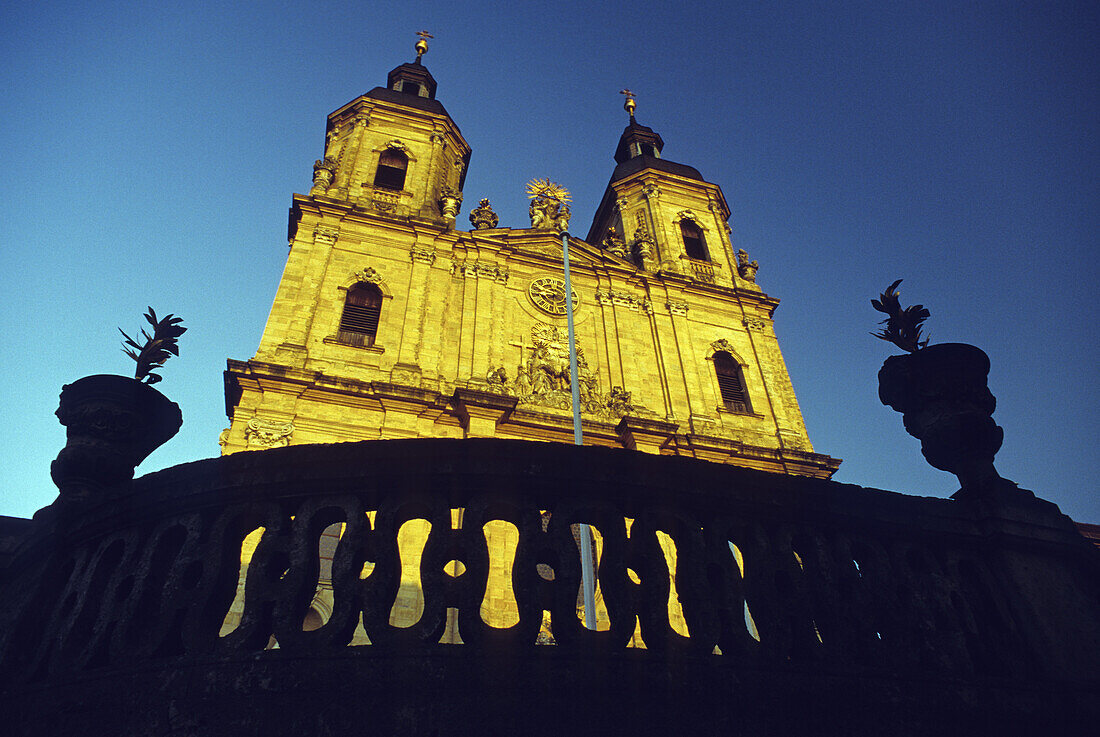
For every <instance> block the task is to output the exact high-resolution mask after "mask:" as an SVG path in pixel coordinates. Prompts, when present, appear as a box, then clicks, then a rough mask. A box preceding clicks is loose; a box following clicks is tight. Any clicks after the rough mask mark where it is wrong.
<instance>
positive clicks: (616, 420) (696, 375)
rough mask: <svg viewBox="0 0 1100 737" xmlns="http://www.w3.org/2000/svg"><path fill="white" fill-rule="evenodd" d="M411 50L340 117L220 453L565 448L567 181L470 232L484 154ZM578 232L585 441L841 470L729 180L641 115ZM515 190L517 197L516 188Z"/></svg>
mask: <svg viewBox="0 0 1100 737" xmlns="http://www.w3.org/2000/svg"><path fill="white" fill-rule="evenodd" d="M426 50H427V44H426V41H425V40H424V38H423V37H422V38H421V40H420V42H419V43H418V44H417V56H416V60H415V61H413V62H411V63H407V64H402V65H400V66H398V67H397V68H395V69H394V70H393V71H391V72H390V73H389V76H388V79H387V84H386V86H385V87H376V88H375V89H373V90H371V91H370V92H367V93H366V94H364V95H362V96H360V97H358V98H357V99H355V100H353V101H351V102H350V103H348V104H346V105H344V106H343V107H341V108H339V109H338V110H336V111H335V112H333V113H332V114H331V115H329V117H328V125H327V130H326V138H325V149H324V156H323V158H321V159H319V160H318V161H317V162H316V163H315V164H314V177H313V186H312V188H311V189H310V192H309V194H308V195H294V197H293V205H292V207H291V212H290V226H289V238H290V254H289V257H288V259H287V264H286V268H285V270H284V273H283V277H282V281H281V283H280V285H279V288H278V292H277V294H276V296H275V301H274V304H273V305H272V308H271V314H270V317H269V318H268V322H267V325H266V327H265V328H264V332H263V336H262V338H261V340H260V345H259V348H258V350H257V352H256V355H255V356H254V357H253V358H252V359H251V360H249V361H237V360H230V361H229V362H228V370H227V371H226V410H227V413H228V415H229V418H230V427H229V429H228V430H227V431H225V432H224V433H223V434H222V439H221V442H222V448H223V453H233V452H237V451H242V450H256V449H263V448H270V447H278V446H282V445H288V444H299V443H318V442H344V441H356V440H370V439H390V438H417V437H442V438H467V437H497V438H514V439H526V440H544V441H560V442H569V441H570V440H571V438H572V422H571V414H572V409H571V408H572V396H571V387H570V379H569V368H568V343H567V339H566V330H565V327H566V325H565V323H566V317H565V306H566V299H567V296H566V294H565V286H564V282H563V280H562V278H561V275H562V266H563V263H562V247H561V232H562V231H563V230H565V229H567V228H568V223H569V218H570V216H571V213H570V211H569V206H568V199H569V197H568V193H567V192H565V191H564V189H562V188H560V187H559V186H558V185H556V184H554V183H553V182H550V181H549V180H541V179H537V180H533V181H532V182H531V184H530V185H529V187H528V196H529V197H530V198H531V200H532V202H531V208H530V212H531V227H529V228H527V227H525V228H509V227H502V226H501V225H500V223H499V222H498V218H497V216H496V214H495V213H494V212H493V211H492V207H491V205H490V203H489V201H488V200H481V202H480V205H479V206H478V207H476V208H474V210H473V212H472V213H471V214H470V216H469V218H470V222H471V224H472V225H473V228H472V229H471V230H468V231H466V230H459V229H457V227H456V225H457V224H456V218H457V216H458V213H459V210H460V207H461V204H462V200H463V192H462V188H463V184H464V181H465V174H466V169H467V166H468V165H469V162H470V153H471V151H470V147H469V145H468V144H467V143H466V141H465V139H464V138H463V137H462V133H461V131H460V130H459V128H458V126H457V125H456V124H455V122H454V121H453V120H451V118H450V116H449V115H448V113H447V111H446V110H445V109H444V107H443V105H442V104H441V103H440V102H439V101H438V100H437V99H436V82H435V79H434V78H433V77H432V75H431V73H430V72H429V71H428V70H427V68H426V67H425V66H424V65H423V61H422V57H423V55H424V53H425V52H426ZM635 107H636V105H635V101H634V99H633V97H632V96H631V95H630V94H629V93H628V97H627V102H626V109H627V111H628V113H629V115H630V117H629V124H628V125H627V127H626V129H625V130H624V131H623V134H622V137H621V138H620V140H619V144H618V147H617V149H616V151H615V154H614V159H615V163H616V166H615V169H614V171H613V173H612V176H611V181H610V183H609V184H608V187H607V190H606V192H605V194H604V197H603V200H602V202H601V203H600V205H599V207H598V208H597V211H596V213H595V216H594V218H593V220H592V225H591V228H590V229H589V231H588V235H587V237H586V238H585V239H584V240H581V239H579V238H576V237H573V236H570V237H569V248H570V254H571V255H570V261H571V272H572V288H573V293H572V294H571V295H569V296H568V299H571V300H572V302H573V306H574V313H575V323H576V336H577V337H576V343H577V349H578V354H579V364H580V373H579V384H580V386H579V392H580V397H581V404H582V420H583V425H584V437H585V442H586V443H589V444H596V445H605V446H613V447H624V448H628V449H632V450H639V451H644V452H649V453H659V454H665V455H684V456H690V457H694V458H699V459H704V460H708V461H713V462H718V463H732V464H736V465H742V466H748V467H753V468H758V469H761V470H766V471H771V472H777V473H789V474H798V475H809V476H817V477H823V478H824V477H828V476H830V475H831V474H832V473H833V472H834V471H835V470H836V468H837V466H838V465H839V461H838V460H836V459H834V458H830V457H828V456H825V455H821V454H818V453H815V452H814V451H813V447H812V445H811V444H810V440H809V438H808V437H807V434H806V429H805V426H804V424H803V421H802V416H801V412H800V410H799V407H798V401H797V399H796V398H795V395H794V390H793V388H792V387H791V382H790V378H789V376H788V374H787V369H786V366H785V364H784V362H783V357H782V354H781V353H780V350H779V345H778V343H777V341H776V337H775V333H774V330H773V328H772V315H773V313H774V311H775V308H776V306H777V305H778V300H777V299H775V298H772V297H769V296H767V295H766V294H764V292H763V291H762V290H761V289H760V288H759V286H757V284H756V270H757V264H756V262H755V261H749V259H748V255H747V254H746V253H745V252H744V251H740V252H738V253H736V254H735V252H734V250H733V246H732V244H731V241H730V228H729V225H728V224H727V221H728V219H729V215H730V211H729V207H728V206H727V204H726V201H725V197H724V196H723V194H722V191H721V189H720V188H719V187H718V186H717V185H715V184H711V183H709V182H707V181H705V180H704V179H703V177H702V175H700V173H699V172H698V171H697V170H696V169H694V168H692V167H690V166H686V165H684V164H678V163H675V162H673V161H670V160H669V159H667V158H664V157H663V150H664V141H663V140H662V138H661V136H660V135H659V134H657V133H656V132H655V131H653V130H652V129H650V128H648V127H646V126H643V125H641V124H639V123H638V122H637V120H636V119H635V115H634V113H635ZM517 194H518V193H517Z"/></svg>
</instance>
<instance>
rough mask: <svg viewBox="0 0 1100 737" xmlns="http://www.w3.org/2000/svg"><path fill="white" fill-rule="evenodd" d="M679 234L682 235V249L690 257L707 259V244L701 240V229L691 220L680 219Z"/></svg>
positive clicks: (701, 259)
mask: <svg viewBox="0 0 1100 737" xmlns="http://www.w3.org/2000/svg"><path fill="white" fill-rule="evenodd" d="M680 235H682V236H683V237H684V251H685V252H686V253H687V255H688V256H689V257H690V258H694V259H698V260H700V261H709V260H710V259H708V258H707V246H706V243H705V242H704V241H703V231H702V230H700V229H699V226H698V225H696V224H695V222H694V221H692V220H681V221H680Z"/></svg>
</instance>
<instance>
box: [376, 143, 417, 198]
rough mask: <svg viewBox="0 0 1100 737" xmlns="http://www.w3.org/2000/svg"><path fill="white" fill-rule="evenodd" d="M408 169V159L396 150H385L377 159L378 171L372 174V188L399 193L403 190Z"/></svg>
mask: <svg viewBox="0 0 1100 737" xmlns="http://www.w3.org/2000/svg"><path fill="white" fill-rule="evenodd" d="M408 168H409V157H407V156H405V154H403V153H401V152H400V151H398V150H396V149H392V148H388V149H386V150H385V151H383V152H382V155H381V156H380V157H379V158H378V171H376V172H375V173H374V186H375V187H381V188H382V189H396V190H399V191H400V190H402V189H404V188H405V172H406V171H407V170H408Z"/></svg>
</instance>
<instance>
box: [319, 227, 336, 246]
mask: <svg viewBox="0 0 1100 737" xmlns="http://www.w3.org/2000/svg"><path fill="white" fill-rule="evenodd" d="M339 237H340V229H339V228H328V227H325V226H323V225H318V226H317V227H316V228H314V229H313V242H314V243H317V244H320V245H325V246H334V245H336V239H337V238H339Z"/></svg>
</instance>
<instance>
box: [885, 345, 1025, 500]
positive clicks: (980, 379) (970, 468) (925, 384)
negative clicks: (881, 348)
mask: <svg viewBox="0 0 1100 737" xmlns="http://www.w3.org/2000/svg"><path fill="white" fill-rule="evenodd" d="M988 374H989V357H988V356H986V354H985V352H983V351H982V350H981V349H979V348H976V347H974V346H972V345H967V344H965V343H940V344H937V345H932V346H927V347H925V348H922V349H921V350H918V351H916V352H915V353H908V354H906V355H903V356H891V357H889V358H887V359H886V362H885V363H884V364H883V365H882V369H881V370H879V372H878V381H879V389H878V395H879V399H881V400H882V403H883V404H885V405H888V406H890V407H891V408H893V409H894V410H896V411H897V412H901V413H902V418H903V422H904V423H905V430H906V431H907V432H908V433H909V434H910V435H912V436H913V437H915V438H918V439H919V440H920V441H921V453H922V454H923V455H924V457H925V459H926V460H927V461H928V462H929V463H930V464H932V465H933V466H935V467H936V468H938V469H940V470H943V471H948V472H950V473H953V474H955V475H956V476H958V478H959V483H960V484H961V486H962V489H961V491H963V492H966V493H971V492H973V493H976V494H977V493H981V492H983V491H992V490H994V489H996V488H999V487H1000V486H1002V485H1003V484H1004V483H1005V482H1004V481H1003V479H1001V477H1000V476H999V475H998V474H997V471H996V469H995V468H994V467H993V456H994V455H996V453H997V451H998V450H1000V447H1001V441H1002V440H1003V439H1004V431H1003V430H1002V429H1001V428H1000V427H998V426H997V424H996V423H995V422H994V421H993V417H992V415H993V410H994V409H996V407H997V400H996V398H995V397H994V396H993V394H992V393H991V392H990V391H989V387H988V386H987V385H986V377H987V376H988Z"/></svg>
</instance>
